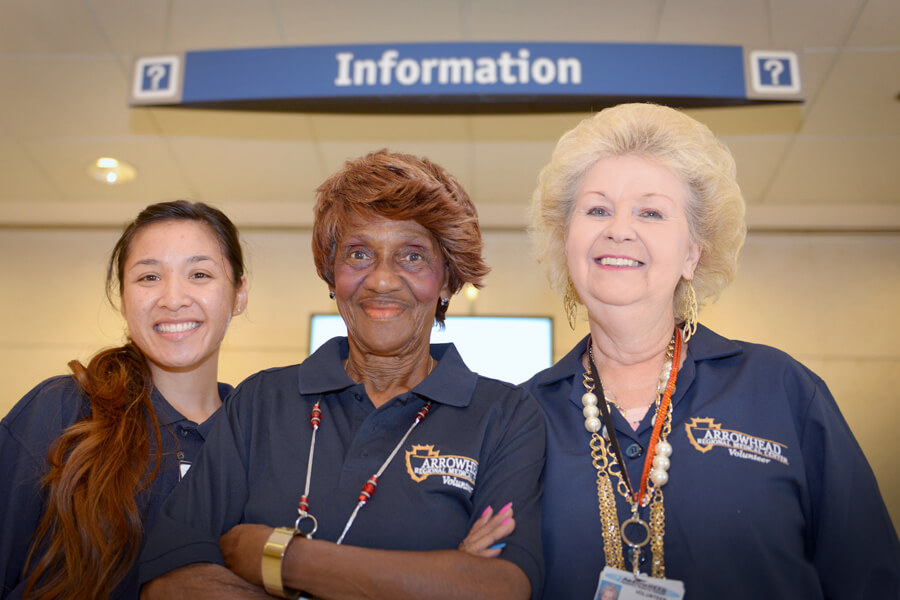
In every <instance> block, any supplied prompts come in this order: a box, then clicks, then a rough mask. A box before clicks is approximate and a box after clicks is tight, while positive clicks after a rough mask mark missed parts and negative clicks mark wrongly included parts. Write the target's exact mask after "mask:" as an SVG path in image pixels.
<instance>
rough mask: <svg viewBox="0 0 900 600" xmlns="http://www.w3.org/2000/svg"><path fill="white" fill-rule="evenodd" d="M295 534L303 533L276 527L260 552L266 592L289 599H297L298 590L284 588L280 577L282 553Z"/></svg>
mask: <svg viewBox="0 0 900 600" xmlns="http://www.w3.org/2000/svg"><path fill="white" fill-rule="evenodd" d="M296 535H303V534H301V533H300V532H299V531H298V530H297V529H293V528H291V527H276V528H275V530H274V531H272V534H271V535H270V536H269V539H268V540H266V545H265V546H264V547H263V553H262V580H263V587H264V588H266V593H267V594H271V595H272V596H278V597H279V598H288V599H289V600H297V598H299V597H300V594H301V592H300V591H298V590H290V589H285V588H284V580H282V578H281V565H282V563H283V562H284V553H285V552H287V549H288V546H289V545H290V543H291V541H292V540H293V539H294V536H296Z"/></svg>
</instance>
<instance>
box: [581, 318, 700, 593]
mask: <svg viewBox="0 0 900 600" xmlns="http://www.w3.org/2000/svg"><path fill="white" fill-rule="evenodd" d="M682 345H683V342H682V338H681V336H680V335H678V330H677V328H676V331H675V333H674V335H673V336H672V341H671V342H669V346H668V347H667V348H666V354H667V361H666V364H664V366H663V369H664V370H666V369H667V368H669V360H671V367H670V369H671V372H670V373H669V374H668V377H667V379H668V381H667V382H666V386H665V389H664V391H660V390H658V391H657V397H656V402H655V404H656V415H655V417H654V427H653V434H652V436H651V438H650V445H649V447H648V448H647V458H646V459H645V460H644V470H643V474H642V476H641V482H640V487H639V489H638V490H637V491H635V490H634V489H633V488H632V486H631V481H630V479H629V477H628V472H627V471H625V472H624V474H623V470H624V466H623V460H622V459H621V451H620V450H619V445H618V441H617V439H616V433H615V430H614V428H613V427H612V420H611V418H610V416H609V409H608V407H607V406H606V403H604V405H603V406H602V410H601V408H598V399H597V396H596V395H595V394H594V383H595V381H594V374H595V373H596V366H595V365H594V360H593V350H592V343H591V340H588V360H589V363H590V369H589V370H586V371H585V373H584V387H585V390H586V392H585V394H584V395H583V396H582V397H581V402H582V404H583V405H584V410H583V414H584V417H585V423H584V426H585V429H587V430H588V431H589V432H590V433H591V442H590V446H591V459H592V464H593V465H594V468H595V469H596V470H597V500H598V508H599V511H600V523H601V526H602V534H603V551H604V554H605V555H606V563H607V564H608V565H610V566H612V567H616V568H619V569H624V568H625V562H624V556H623V553H622V542H625V544H627V545H628V547H629V549H630V551H631V567H632V572H633V573H634V574H635V575H637V574H638V572H639V568H640V552H641V548H643V547H644V546H645V545H647V544H648V543H649V544H650V551H651V555H652V562H651V573H650V574H651V575H652V576H653V577H658V578H664V577H665V558H664V554H663V538H664V536H665V521H666V513H665V506H664V504H663V493H662V487H663V486H664V485H665V484H666V483H667V482H668V480H669V474H668V469H669V466H670V465H671V461H670V459H669V457H670V456H671V455H672V446H671V444H669V443H668V441H666V440H667V438H668V437H669V433H671V431H672V412H671V410H670V408H671V402H672V394H674V393H675V381H676V380H677V378H678V366H679V364H680V362H681V351H682ZM597 383H598V384H599V385H600V390H601V391H602V389H603V386H602V383H601V382H599V377H597ZM601 412H602V415H603V418H604V420H606V421H607V427H606V431H605V432H603V433H605V434H606V436H608V437H609V438H610V439H609V441H607V439H606V438H605V437H604V436H603V435H601V434H600V432H601V428H602V427H603V421H601V420H600V418H599V416H600V415H601ZM610 446H611V447H612V450H613V451H612V452H610ZM610 474H612V475H613V476H614V477H615V478H616V479H617V480H618V481H617V486H616V487H617V488H618V493H619V494H620V495H621V496H622V497H624V498H625V500H626V501H627V502H629V504H631V517H630V518H629V519H626V520H625V522H624V523H622V524H621V525H619V517H618V513H617V512H616V496H615V491H614V490H613V485H612V479H611V478H610ZM648 504H649V505H650V517H649V523H648V522H646V521H644V520H643V519H641V518H640V515H639V511H640V508H641V507H642V506H643V507H646V506H647V505H648ZM629 526H637V527H638V528H640V529H643V531H644V537H643V539H642V540H635V539H632V538H631V537H630V536H629V535H628V533H627V529H628V528H629Z"/></svg>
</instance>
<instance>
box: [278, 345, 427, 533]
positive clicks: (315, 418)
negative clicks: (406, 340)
mask: <svg viewBox="0 0 900 600" xmlns="http://www.w3.org/2000/svg"><path fill="white" fill-rule="evenodd" d="M432 369H434V358H432V359H431V365H430V366H429V368H428V374H430V373H431V371H432ZM428 374H426V377H427V376H428ZM430 411H431V401H428V402H426V403H425V406H423V407H422V408H420V409H419V411H418V412H417V413H416V416H415V418H414V419H413V422H412V425H410V426H409V429H407V430H406V433H405V434H403V437H402V438H400V441H399V442H397V445H396V446H394V449H393V450H391V453H390V454H389V455H388V457H387V458H386V459H385V460H384V462H383V463H381V467H380V468H379V469H378V470H377V471H376V472H375V474H374V475H372V476H371V477H369V479H367V480H366V483H365V484H364V485H363V487H362V490H360V492H359V497H358V499H357V503H356V507H355V508H354V509H353V512H352V513H351V514H350V517H349V518H348V519H347V523H346V524H345V525H344V531H343V532H342V533H341V537H339V538H338V540H337V542H336V543H337V544H341V543H342V542H343V541H344V538H345V537H346V536H347V532H348V531H350V527H352V526H353V522H354V521H355V520H356V516H357V515H358V514H359V511H360V510H361V509H362V508H363V507H364V506H365V505H366V504H367V503H368V502H369V500H370V499H371V498H372V496H374V495H375V490H376V488H377V487H378V479H379V478H380V477H381V475H382V473H384V470H385V469H387V468H388V465H390V464H391V461H392V460H394V457H395V456H396V455H397V452H398V451H399V450H400V448H401V447H402V446H403V444H404V443H405V442H406V439H407V438H408V437H409V434H411V433H412V431H413V429H415V428H416V425H418V424H419V423H421V422H422V421H424V420H425V417H427V416H428V413H429V412H430ZM309 423H310V425H311V426H312V437H311V438H310V440H309V460H308V462H307V464H306V485H305V486H304V488H303V495H302V496H300V501H299V502H298V503H297V515H298V516H297V520H296V521H294V531H295V532H298V533H301V534H302V535H305V536H306V537H307V538H310V539H312V536H313V534H314V533H315V532H316V530H317V529H318V528H319V522H318V521H317V520H316V518H315V517H314V516H313V515H312V513H310V512H309V488H310V482H311V481H312V467H313V456H314V454H315V452H316V432H317V431H318V430H319V425H321V424H322V408H321V406H320V405H319V402H316V403H315V405H314V406H313V409H312V412H311V413H310V415H309ZM304 522H308V523H309V526H308V527H307V529H308V531H303V529H301V527H300V524H301V523H304Z"/></svg>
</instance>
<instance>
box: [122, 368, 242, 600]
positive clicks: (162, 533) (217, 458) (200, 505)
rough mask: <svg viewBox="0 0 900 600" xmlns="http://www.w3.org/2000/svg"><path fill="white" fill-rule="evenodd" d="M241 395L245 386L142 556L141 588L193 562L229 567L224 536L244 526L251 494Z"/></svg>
mask: <svg viewBox="0 0 900 600" xmlns="http://www.w3.org/2000/svg"><path fill="white" fill-rule="evenodd" d="M248 387H249V386H248ZM245 391H246V388H245ZM241 395H242V394H241V389H240V388H239V389H238V390H237V391H236V392H235V394H234V395H233V396H231V397H229V398H228V399H227V400H226V402H225V405H224V406H223V411H224V412H223V414H221V415H220V416H219V418H217V419H216V421H215V423H214V424H213V426H212V429H211V430H210V432H209V436H208V437H207V439H206V443H205V444H204V445H203V448H202V449H201V450H200V453H199V454H198V455H197V459H196V461H195V462H194V464H193V465H192V466H191V468H190V470H189V471H188V473H187V475H186V476H185V478H184V480H183V481H182V482H181V483H180V484H179V485H177V486H175V489H174V490H173V492H172V493H171V494H170V495H169V497H168V498H167V499H166V501H165V502H164V503H163V506H162V508H161V509H160V512H159V515H158V517H157V519H156V523H155V524H154V526H153V528H152V529H151V531H150V533H149V534H148V536H147V540H146V544H145V546H144V549H143V551H142V553H141V557H140V581H141V584H144V583H147V582H148V581H150V580H151V579H155V578H157V577H160V576H162V575H165V574H166V573H168V572H169V571H172V570H174V569H177V568H179V567H183V566H186V565H189V564H193V563H215V564H220V565H224V560H223V558H222V553H221V551H220V550H219V537H220V536H221V535H223V534H224V533H226V532H227V531H228V530H230V529H231V528H232V527H233V526H235V525H237V524H238V523H240V522H241V515H242V514H243V508H244V505H245V504H246V502H247V496H248V492H247V453H246V446H245V444H244V441H243V437H242V435H241V428H240V421H241V419H240V418H239V415H238V408H239V404H240V397H241Z"/></svg>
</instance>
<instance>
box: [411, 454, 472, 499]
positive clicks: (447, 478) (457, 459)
mask: <svg viewBox="0 0 900 600" xmlns="http://www.w3.org/2000/svg"><path fill="white" fill-rule="evenodd" d="M406 472H407V473H409V476H410V478H411V479H412V480H413V481H415V482H416V483H420V482H422V481H425V480H426V479H428V478H429V477H431V476H432V475H439V476H440V477H441V480H442V483H444V485H450V486H453V487H458V488H463V489H465V490H467V491H468V492H470V493H471V492H472V491H473V490H474V489H475V488H474V485H475V479H476V478H477V477H478V461H476V460H473V459H471V458H468V457H466V456H457V455H454V454H445V455H441V453H440V451H438V450H435V449H434V444H423V445H419V444H414V445H413V446H412V448H411V449H410V450H407V451H406Z"/></svg>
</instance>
